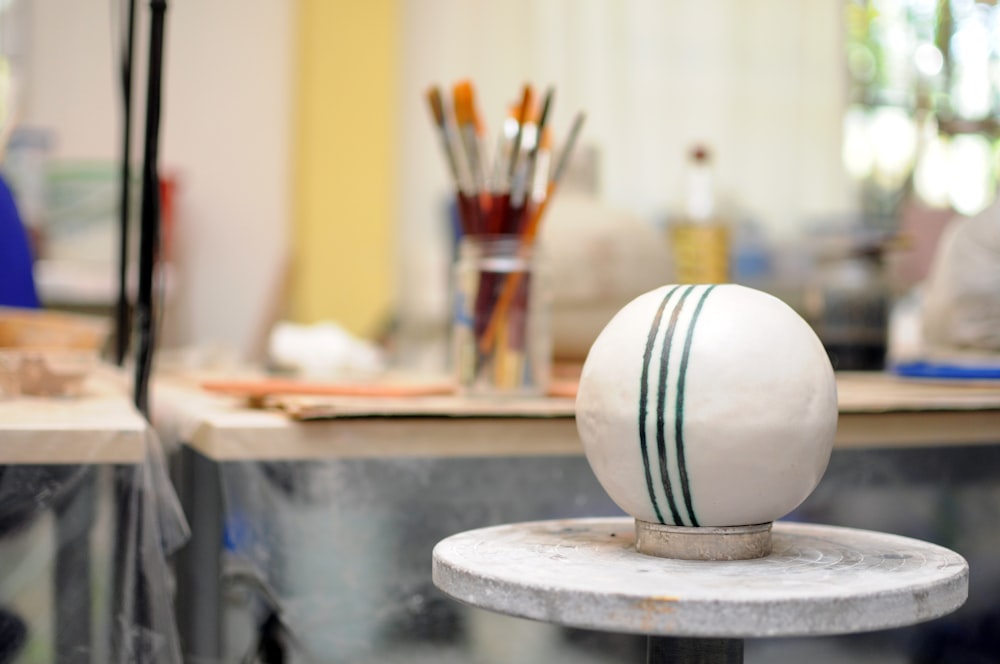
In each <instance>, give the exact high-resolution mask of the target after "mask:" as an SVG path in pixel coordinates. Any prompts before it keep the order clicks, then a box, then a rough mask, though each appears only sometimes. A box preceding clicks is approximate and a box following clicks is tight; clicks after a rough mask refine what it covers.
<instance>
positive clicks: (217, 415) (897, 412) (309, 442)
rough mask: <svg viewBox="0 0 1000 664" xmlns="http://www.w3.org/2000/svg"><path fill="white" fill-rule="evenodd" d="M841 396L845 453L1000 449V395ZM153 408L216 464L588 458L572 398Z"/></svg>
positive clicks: (966, 389)
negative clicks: (954, 447)
mask: <svg viewBox="0 0 1000 664" xmlns="http://www.w3.org/2000/svg"><path fill="white" fill-rule="evenodd" d="M837 386H838V395H839V403H840V419H839V423H838V427H837V437H836V446H837V447H838V448H866V447H871V448H874V447H895V446H904V447H914V446H937V445H956V444H958V445H964V444H987V443H995V442H1000V384H993V385H982V384H969V385H955V384H943V383H920V382H914V381H906V380H902V379H898V378H895V377H893V376H889V375H886V374H881V373H842V374H839V375H838V377H837ZM153 400H154V422H155V423H156V425H157V427H158V428H161V431H163V430H166V431H169V432H170V433H169V434H168V435H169V436H170V437H173V438H175V439H177V440H180V441H183V443H185V444H186V445H188V446H190V447H191V448H193V449H195V450H197V451H198V452H199V453H201V454H203V455H204V456H206V457H207V458H209V459H212V460H215V461H240V460H244V461H246V460H277V459H283V460H296V459H311V458H315V459H322V458H352V457H384V456H396V455H398V456H451V455H459V456H498V455H519V454H527V455H550V454H582V451H583V450H582V447H581V444H580V441H579V439H578V438H577V434H576V426H575V423H574V421H573V400H572V399H570V398H541V399H533V400H523V399H522V400H511V401H488V400H481V399H478V400H477V399H468V398H462V397H458V396H440V397H412V398H355V397H295V398H293V397H288V398H285V399H277V400H275V402H274V404H275V405H276V408H275V409H270V410H267V409H255V408H249V407H247V406H246V404H245V402H244V401H241V400H240V399H237V398H233V397H228V396H219V395H214V394H208V393H205V392H202V391H200V390H198V389H197V384H196V383H195V382H193V381H192V382H187V383H186V382H185V381H178V380H172V381H166V382H163V383H161V384H159V385H158V386H157V387H156V388H155V390H154V393H153ZM286 411H291V412H293V413H295V414H297V417H292V416H290V415H289V413H288V412H286ZM301 417H306V418H315V419H307V420H302V419H298V418H301Z"/></svg>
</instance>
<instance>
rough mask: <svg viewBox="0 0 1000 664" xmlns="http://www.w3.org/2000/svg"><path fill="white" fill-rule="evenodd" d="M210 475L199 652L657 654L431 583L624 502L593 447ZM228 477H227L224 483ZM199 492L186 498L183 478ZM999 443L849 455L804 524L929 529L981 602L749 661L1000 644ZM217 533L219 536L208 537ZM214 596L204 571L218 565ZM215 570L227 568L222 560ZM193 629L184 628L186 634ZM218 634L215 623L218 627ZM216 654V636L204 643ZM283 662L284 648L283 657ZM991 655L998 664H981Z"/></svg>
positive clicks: (496, 662) (218, 468)
mask: <svg viewBox="0 0 1000 664" xmlns="http://www.w3.org/2000/svg"><path fill="white" fill-rule="evenodd" d="M182 453H183V454H185V455H188V457H189V459H188V461H193V462H195V463H198V464H200V466H201V468H202V469H203V470H204V473H203V474H202V475H200V476H199V477H198V479H199V481H198V482H197V483H194V484H193V485H191V486H189V487H188V489H190V490H193V491H194V494H193V497H194V500H193V501H192V503H191V504H193V505H195V508H194V509H195V510H196V511H195V512H193V513H192V514H189V516H191V517H192V525H193V528H194V518H193V517H195V516H198V517H201V516H205V517H208V516H211V515H208V514H206V513H205V512H204V511H203V510H207V509H209V507H208V505H209V504H210V503H211V501H210V500H209V501H206V500H204V499H205V498H206V497H207V496H208V495H209V494H212V493H216V494H217V496H218V500H219V502H218V503H217V506H218V508H219V510H220V512H219V513H218V514H215V515H214V517H215V518H217V519H218V520H219V521H220V526H224V527H223V528H222V530H221V531H214V532H213V531H212V530H211V529H210V530H209V531H208V533H207V534H206V533H203V532H199V530H198V528H194V532H193V536H192V542H196V541H198V540H199V539H200V538H203V537H207V539H208V540H209V541H208V542H207V543H208V544H210V545H214V546H209V547H208V551H207V553H205V552H203V553H204V555H203V557H202V558H200V559H197V558H196V559H194V560H192V561H191V564H193V565H194V567H188V568H183V567H181V568H179V577H178V581H179V583H181V584H192V582H194V586H195V587H194V589H193V590H194V596H195V598H196V599H197V601H196V602H195V603H194V604H193V605H192V607H191V610H193V611H196V612H198V615H192V616H188V618H189V619H190V622H191V623H193V624H195V625H197V626H200V625H204V624H206V623H207V622H210V621H211V620H212V619H214V618H217V619H218V620H219V623H218V627H219V632H218V634H216V635H215V636H216V637H218V638H219V639H221V643H215V644H209V648H208V649H209V650H212V649H215V650H216V652H215V654H214V655H210V656H209V655H205V654H204V652H205V651H202V652H200V653H199V654H198V655H194V654H192V653H191V652H190V651H185V661H192V662H193V661H198V662H260V661H264V657H265V655H263V654H262V652H263V653H266V652H271V653H272V654H273V653H274V652H275V651H280V652H281V654H282V656H283V657H285V660H284V661H286V662H292V663H314V662H315V663H318V662H330V663H337V664H362V663H363V664H368V663H372V664H374V663H378V664H391V663H393V662H407V664H413V663H418V662H427V663H428V664H430V663H431V662H433V663H434V664H449V663H455V664H459V663H462V664H501V663H507V662H554V663H561V662H567V663H568V662H573V663H574V664H578V663H586V664H610V663H611V662H625V661H641V660H642V657H643V652H644V650H645V641H644V639H643V638H642V637H639V636H634V635H633V636H628V635H619V634H601V633H595V632H584V631H581V630H569V629H564V628H561V627H558V626H556V625H550V624H545V623H538V622H531V621H525V620H520V619H516V618H510V617H505V616H500V615H497V614H493V613H490V612H487V611H482V610H479V609H474V608H470V607H467V606H465V605H462V604H460V603H459V602H456V601H454V600H452V599H450V598H448V597H446V596H444V595H443V594H442V593H441V592H440V591H438V590H437V589H436V588H435V587H434V585H433V583H432V581H431V569H430V565H431V551H432V549H433V546H434V544H435V543H436V542H437V541H439V540H440V539H441V538H443V537H445V536H447V535H450V534H453V533H455V532H459V531H463V530H467V529H470V528H475V527H480V526H486V525H491V524H496V523H507V522H515V521H524V520H532V519H542V518H557V517H574V516H601V515H611V514H618V513H619V512H618V511H617V508H615V507H614V506H613V505H612V504H611V503H610V501H609V500H608V498H607V496H606V495H605V494H604V492H603V491H602V490H601V488H600V486H599V485H597V482H596V480H595V479H594V477H593V475H592V473H591V472H590V469H589V467H588V466H587V464H586V461H585V460H584V459H583V458H581V457H545V456H539V457H527V456H525V457H478V458H462V457H438V458H386V457H383V458H370V459H334V460H331V459H325V460H302V461H288V462H274V461H266V462H265V461H259V462H257V461H246V462H225V463H215V462H212V461H210V460H208V459H206V458H205V457H203V456H200V455H198V454H197V453H195V452H193V451H192V450H190V449H186V448H185V449H184V450H183V451H182ZM213 482H214V485H213V484H212V483H213ZM182 495H183V496H185V504H187V498H188V497H187V494H186V492H184V491H183V490H182ZM998 510H1000V447H997V446H980V447H953V448H914V449H895V450H870V451H868V450H838V451H836V452H835V453H834V456H833V459H832V461H831V466H830V469H829V471H828V472H827V475H826V476H825V477H824V480H823V482H822V483H821V484H820V487H819V488H818V489H817V491H816V492H815V493H814V494H813V496H812V497H811V498H810V499H808V500H807V502H806V503H805V504H804V505H803V506H802V508H800V510H798V512H797V514H795V515H792V517H793V518H796V519H799V520H804V521H810V522H816V523H828V524H835V525H845V526H850V527H862V528H869V529H874V530H882V531H885V532H895V533H900V534H904V535H909V536H915V537H920V538H921V539H926V540H929V541H934V542H937V543H940V544H944V545H946V546H949V547H951V548H953V549H955V550H956V551H958V552H959V553H961V554H962V555H964V556H966V558H967V559H968V560H969V562H970V564H971V565H972V568H973V570H974V574H975V577H976V579H978V581H976V582H975V583H974V584H973V587H972V588H971V589H970V598H969V603H968V604H967V606H966V607H963V609H962V610H961V611H959V612H958V613H956V614H954V615H953V616H950V617H948V618H946V619H943V620H940V621H932V622H930V623H926V624H923V625H918V626H916V627H912V628H907V629H901V630H887V631H883V632H878V633H874V634H862V635H851V636H838V637H826V638H818V637H817V638H808V639H801V638H800V639H785V640H770V639H760V640H751V641H748V642H747V645H746V648H747V660H748V661H757V660H759V661H770V662H801V661H808V660H810V659H812V660H817V659H821V660H823V661H834V660H836V661H851V662H871V663H872V664H874V663H875V662H880V663H881V662H886V661H904V660H909V659H912V658H913V657H916V656H918V654H920V653H939V654H940V655H939V656H932V657H931V658H929V659H926V660H921V661H927V662H933V663H934V664H937V663H939V662H940V663H941V664H943V663H944V662H953V661H959V658H956V657H953V655H954V654H955V653H956V652H960V651H961V649H962V648H965V647H968V648H970V649H971V652H976V653H993V654H995V653H996V652H998V650H997V649H996V648H997V641H996V639H995V638H994V637H993V636H992V635H994V634H996V633H997V632H996V630H995V629H993V628H992V627H990V626H991V625H995V624H996V620H997V617H998V616H1000V605H998V602H997V600H996V593H995V592H994V590H995V588H996V587H997V585H996V582H997V579H998V578H1000V576H998V571H1000V568H998V564H997V561H1000V540H998V539H997V538H996V537H995V535H994V532H993V531H994V530H995V529H994V528H992V527H991V526H990V524H993V523H995V521H996V517H997V514H998ZM202 543H203V544H204V543H205V542H204V541H202ZM220 556H221V561H222V564H221V566H220V569H221V573H220V574H219V575H218V577H221V578H220V579H217V580H219V584H218V587H217V589H216V590H217V594H216V595H215V596H214V597H213V595H212V592H210V591H209V588H208V587H207V586H206V584H204V583H202V582H201V581H199V580H198V579H194V577H193V576H192V574H206V566H207V565H212V564H213V561H214V564H219V561H220ZM208 572H209V573H208V575H207V577H206V578H208V579H212V578H213V576H212V573H211V571H210V570H208ZM182 636H183V632H182ZM202 636H204V634H202ZM187 645H190V646H192V647H194V648H196V649H197V648H200V647H201V645H203V644H198V643H196V642H195V641H189V642H188V644H187ZM272 661H273V660H272ZM983 661H987V660H985V659H984V660H983Z"/></svg>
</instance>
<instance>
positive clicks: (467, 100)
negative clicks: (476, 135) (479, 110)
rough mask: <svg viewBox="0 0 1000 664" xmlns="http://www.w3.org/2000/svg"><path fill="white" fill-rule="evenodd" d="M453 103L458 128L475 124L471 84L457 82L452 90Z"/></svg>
mask: <svg viewBox="0 0 1000 664" xmlns="http://www.w3.org/2000/svg"><path fill="white" fill-rule="evenodd" d="M452 94H453V96H454V98H455V99H454V101H455V120H457V121H458V124H459V125H460V126H462V125H468V124H475V122H476V112H475V105H474V103H473V93H472V83H470V82H469V81H459V82H458V83H456V84H455V87H454V89H453V90H452Z"/></svg>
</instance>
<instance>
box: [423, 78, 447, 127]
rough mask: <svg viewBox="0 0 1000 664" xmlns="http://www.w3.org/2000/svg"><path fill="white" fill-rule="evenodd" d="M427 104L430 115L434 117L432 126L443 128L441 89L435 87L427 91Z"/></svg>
mask: <svg viewBox="0 0 1000 664" xmlns="http://www.w3.org/2000/svg"><path fill="white" fill-rule="evenodd" d="M427 103H428V104H430V107H431V113H432V114H433V115H434V124H436V125H437V126H438V127H444V100H443V99H442V97H441V88H439V87H438V86H436V85H435V86H432V87H431V88H430V89H429V90H428V91H427Z"/></svg>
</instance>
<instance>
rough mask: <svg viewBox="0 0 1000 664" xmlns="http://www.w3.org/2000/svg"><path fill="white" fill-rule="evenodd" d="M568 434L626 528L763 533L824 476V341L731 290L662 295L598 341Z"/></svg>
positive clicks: (626, 311)
mask: <svg viewBox="0 0 1000 664" xmlns="http://www.w3.org/2000/svg"><path fill="white" fill-rule="evenodd" d="M576 422H577V429H578V431H579V433H580V438H581V439H582V441H583V446H584V449H585V451H586V454H587V460H588V461H589V463H590V466H591V468H592V469H593V470H594V474H595V475H596V476H597V479H598V480H599V481H600V483H601V485H602V486H603V487H604V489H605V491H607V492H608V495H610V496H611V499H612V500H614V501H615V502H616V503H617V504H618V506H619V507H621V508H622V509H623V510H625V512H627V513H628V514H630V515H632V516H633V517H635V518H637V519H641V520H643V521H649V522H652V523H665V524H669V525H677V526H742V525H750V524H758V523H767V522H769V521H774V520H776V519H779V518H781V517H782V516H785V515H786V514H788V513H789V512H790V511H792V510H793V509H795V508H796V507H797V506H798V505H799V504H800V503H801V502H802V501H803V500H805V499H806V497H807V496H808V495H809V494H810V493H811V492H812V490H813V489H814V488H816V485H817V484H818V483H819V480H820V478H821V477H822V476H823V473H824V472H825V470H826V466H827V463H828V462H829V459H830V452H831V450H832V448H833V437H834V433H835V432H836V428H837V384H836V380H835V378H834V373H833V367H832V366H831V365H830V361H829V359H828V357H827V355H826V352H825V350H824V349H823V345H822V343H821V342H820V340H819V338H817V336H816V334H815V333H814V332H813V330H812V328H811V327H810V326H809V325H808V323H806V322H805V321H804V320H803V319H802V318H801V317H800V316H799V315H798V314H797V313H795V311H794V310H793V309H791V307H789V306H788V305H786V304H785V303H784V302H782V301H781V300H779V299H777V298H775V297H773V296H771V295H768V294H767V293H763V292H761V291H757V290H754V289H752V288H746V287H744V286H738V285H734V284H724V285H712V286H708V285H696V286H689V285H680V286H664V287H662V288H658V289H656V290H653V291H650V292H648V293H645V294H643V295H640V296H639V297H637V298H635V299H634V300H632V301H631V302H630V303H628V304H627V305H625V307H624V308H622V309H621V310H620V311H619V312H618V313H617V314H616V315H615V316H614V318H612V319H611V321H610V322H609V323H608V324H607V326H606V327H605V328H604V330H603V331H602V332H601V334H600V335H599V336H598V338H597V340H596V341H595V342H594V344H593V346H592V347H591V349H590V353H589V354H588V355H587V360H586V362H585V363H584V366H583V372H582V374H581V377H580V387H579V392H578V394H577V400H576Z"/></svg>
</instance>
